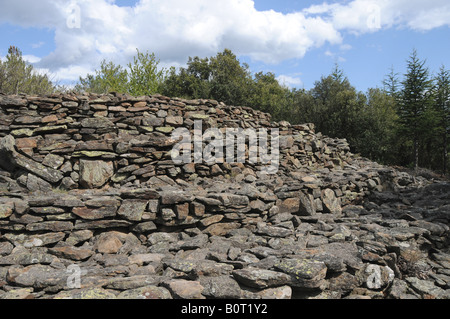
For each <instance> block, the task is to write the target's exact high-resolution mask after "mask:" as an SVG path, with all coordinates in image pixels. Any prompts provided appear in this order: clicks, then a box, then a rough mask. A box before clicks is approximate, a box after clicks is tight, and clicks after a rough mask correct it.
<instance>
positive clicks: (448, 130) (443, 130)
mask: <svg viewBox="0 0 450 319" xmlns="http://www.w3.org/2000/svg"><path fill="white" fill-rule="evenodd" d="M434 101H435V103H434V105H435V108H436V112H437V114H438V128H437V130H438V132H437V134H438V136H439V137H441V142H440V143H439V144H441V145H440V148H441V154H442V171H443V174H444V175H445V174H446V172H447V163H448V143H449V138H448V137H449V134H450V71H449V70H446V69H445V67H444V66H441V68H440V70H439V73H438V74H437V76H436V85H435V88H434Z"/></svg>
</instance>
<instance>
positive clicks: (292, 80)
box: [277, 75, 303, 88]
mask: <svg viewBox="0 0 450 319" xmlns="http://www.w3.org/2000/svg"><path fill="white" fill-rule="evenodd" d="M277 81H278V83H280V84H281V85H285V86H287V87H290V88H294V87H297V88H298V87H300V86H302V85H303V81H302V80H301V79H300V78H298V77H293V76H289V75H279V76H277Z"/></svg>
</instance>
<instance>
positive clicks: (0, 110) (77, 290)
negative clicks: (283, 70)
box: [0, 93, 450, 299]
mask: <svg viewBox="0 0 450 319" xmlns="http://www.w3.org/2000/svg"><path fill="white" fill-rule="evenodd" d="M195 120H201V121H202V123H203V128H204V129H206V128H212V127H215V128H219V129H224V128H243V129H246V128H255V129H256V128H267V129H269V128H278V129H279V135H280V137H279V143H280V147H279V152H280V161H279V171H278V173H277V174H274V175H267V174H262V173H261V170H260V169H261V167H260V166H259V164H258V163H250V162H248V161H246V162H245V163H213V164H208V163H206V162H202V163H188V164H175V163H174V162H173V161H172V158H171V155H170V154H171V150H172V148H173V146H174V144H175V143H176V142H177V141H175V140H174V139H173V138H172V137H171V136H172V135H171V134H172V132H173V131H174V130H175V129H176V128H178V127H185V128H187V129H189V130H190V131H191V132H192V131H193V127H194V121H195ZM449 221H450V185H449V183H446V182H438V181H430V180H426V179H424V178H419V177H412V176H410V175H408V174H406V173H403V172H399V171H397V170H395V169H393V168H390V167H385V166H382V165H379V164H376V163H374V162H371V161H369V160H367V159H364V158H362V157H359V156H357V155H354V154H352V153H351V152H350V148H349V145H348V144H347V142H346V140H343V139H333V138H329V137H326V136H323V135H321V134H320V133H316V132H315V131H314V125H312V124H304V125H291V124H289V123H287V122H279V123H274V122H272V121H271V118H270V115H268V114H265V113H262V112H260V111H256V110H253V109H251V108H248V107H237V106H226V105H225V104H223V103H218V102H217V101H214V100H184V99H179V98H168V97H164V96H161V95H154V96H145V97H132V96H129V95H121V94H115V93H111V94H107V95H94V94H89V95H76V94H54V95H49V96H25V95H18V96H6V95H0V299H20V298H27V299H33V298H35V299H40V298H46V299H50V298H108V299H109V298H120V299H124V298H132V299H136V298H164V299H170V298H184V299H205V298H208V299H210V298H215V299H225V298H227V299H229V298H231V299H261V298H262V299H265V298H270V299H289V298H300V299H328V298H331V299H343V298H367V299H370V298H373V299H382V298H394V299H405V298H430V299H434V298H436V299H448V298H449V297H450V251H449V248H448V247H449V246H448V245H449V227H448V224H449Z"/></svg>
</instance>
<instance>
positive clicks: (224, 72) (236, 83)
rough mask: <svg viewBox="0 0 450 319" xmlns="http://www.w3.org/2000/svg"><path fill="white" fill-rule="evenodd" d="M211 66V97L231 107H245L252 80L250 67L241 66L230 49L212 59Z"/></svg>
mask: <svg viewBox="0 0 450 319" xmlns="http://www.w3.org/2000/svg"><path fill="white" fill-rule="evenodd" d="M210 66H211V81H210V84H211V96H213V97H214V99H216V100H219V101H223V102H224V103H226V104H229V105H244V104H245V102H246V101H247V96H248V93H249V88H250V83H251V80H252V79H251V75H250V71H249V66H248V65H247V64H243V65H241V63H240V62H239V60H238V59H237V57H236V55H235V54H234V53H233V52H231V50H229V49H225V50H224V51H223V52H222V53H218V54H217V56H215V57H212V58H211V59H210Z"/></svg>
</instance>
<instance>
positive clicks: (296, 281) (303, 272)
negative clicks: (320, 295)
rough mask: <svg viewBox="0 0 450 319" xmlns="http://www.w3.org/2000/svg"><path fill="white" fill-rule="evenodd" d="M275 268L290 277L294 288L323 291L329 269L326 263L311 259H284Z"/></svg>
mask: <svg viewBox="0 0 450 319" xmlns="http://www.w3.org/2000/svg"><path fill="white" fill-rule="evenodd" d="M274 267H275V268H276V269H278V270H281V271H283V272H284V273H286V274H288V275H290V278H291V280H290V282H289V284H290V285H291V286H293V287H299V288H309V289H313V288H314V289H316V288H319V289H323V288H325V287H324V284H325V280H324V279H325V276H326V273H327V267H326V265H325V263H324V262H322V261H317V260H311V259H283V260H281V261H280V262H278V263H276V264H275V265H274Z"/></svg>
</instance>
